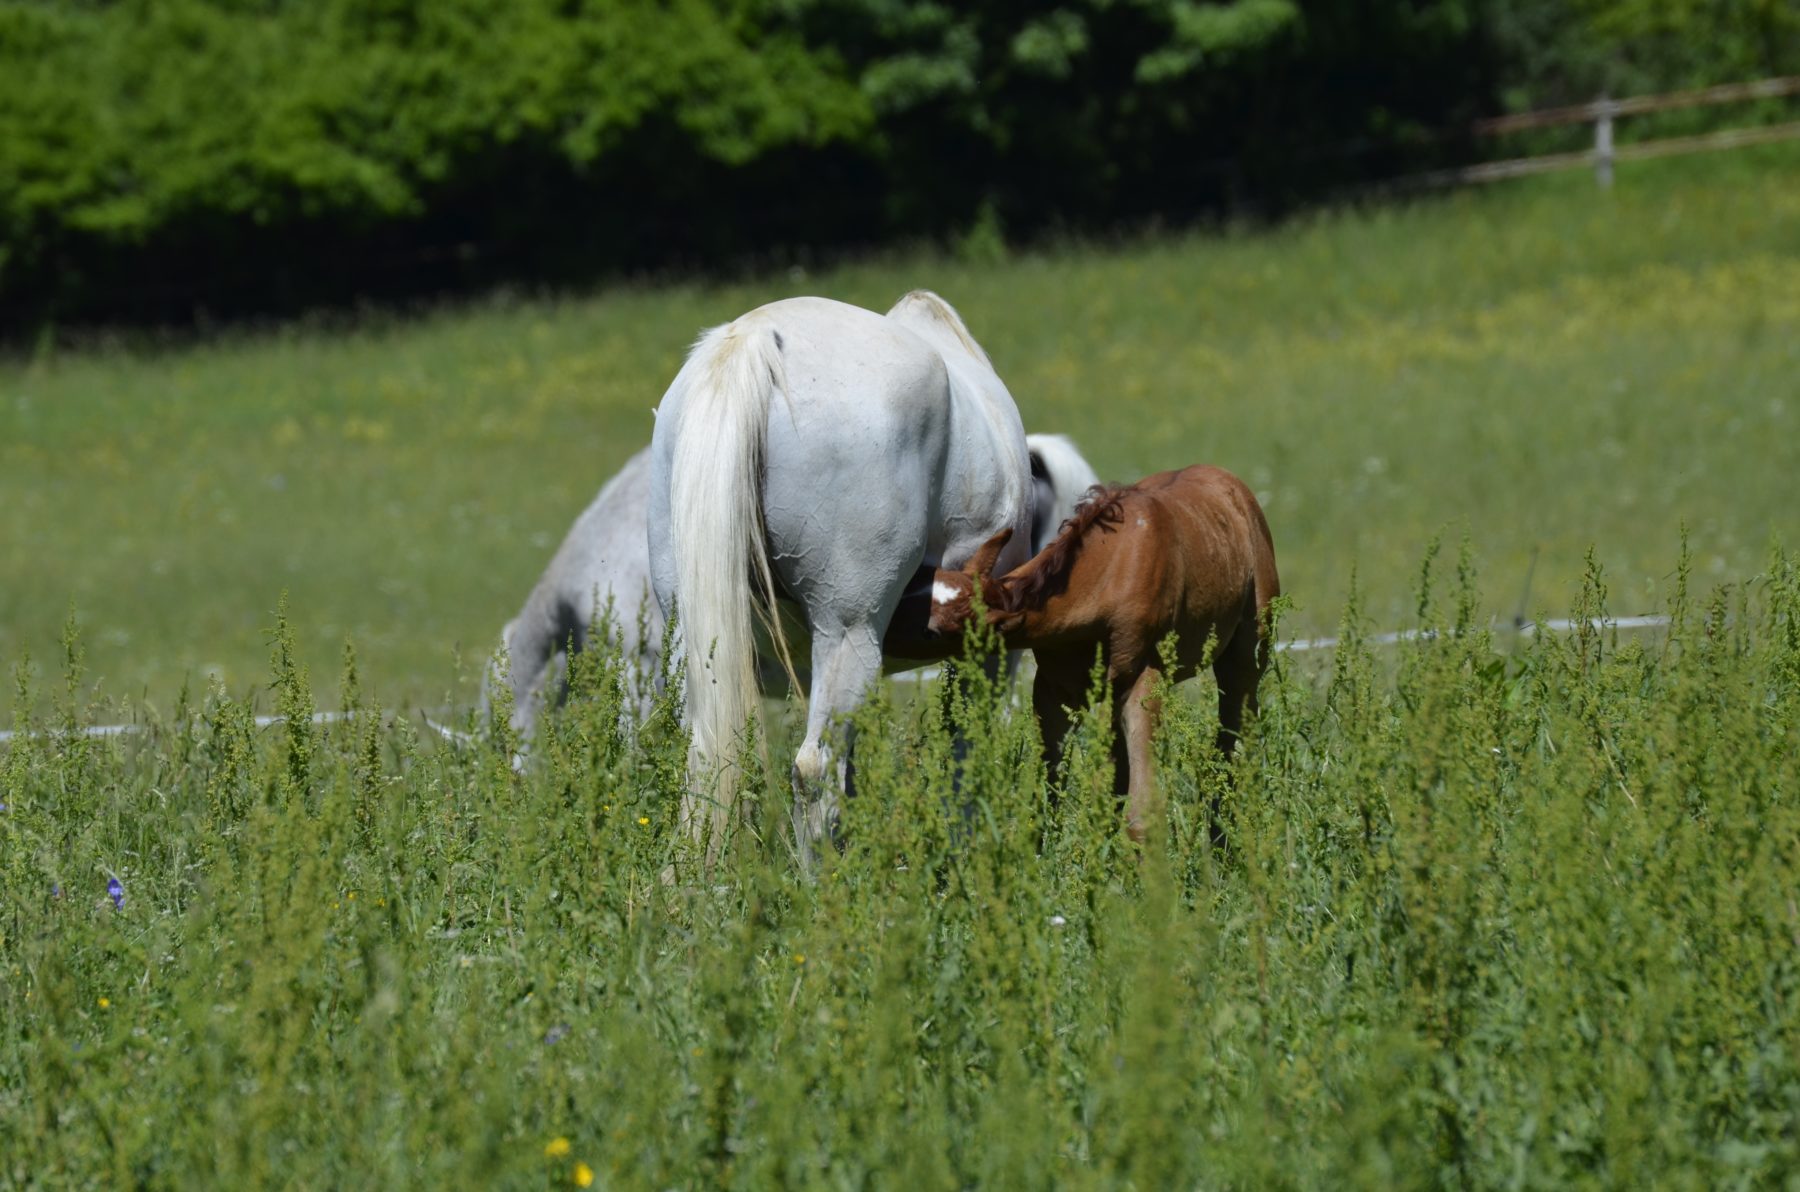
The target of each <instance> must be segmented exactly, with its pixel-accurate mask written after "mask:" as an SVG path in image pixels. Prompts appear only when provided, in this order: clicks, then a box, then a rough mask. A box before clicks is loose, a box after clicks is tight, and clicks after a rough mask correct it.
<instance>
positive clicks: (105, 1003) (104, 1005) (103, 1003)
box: [100, 997, 112, 1010]
mask: <svg viewBox="0 0 1800 1192" xmlns="http://www.w3.org/2000/svg"><path fill="white" fill-rule="evenodd" d="M111 1005H112V999H111V998H105V997H103V998H101V999H100V1008H101V1009H102V1010H104V1009H106V1008H107V1007H109V1006H111Z"/></svg>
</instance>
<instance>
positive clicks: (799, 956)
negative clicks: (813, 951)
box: [794, 952, 806, 964]
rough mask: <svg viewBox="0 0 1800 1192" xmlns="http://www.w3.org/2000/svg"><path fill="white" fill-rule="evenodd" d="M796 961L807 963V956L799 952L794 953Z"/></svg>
mask: <svg viewBox="0 0 1800 1192" xmlns="http://www.w3.org/2000/svg"><path fill="white" fill-rule="evenodd" d="M794 963H795V964H805V963H806V957H804V956H802V955H800V954H799V953H798V952H796V953H794Z"/></svg>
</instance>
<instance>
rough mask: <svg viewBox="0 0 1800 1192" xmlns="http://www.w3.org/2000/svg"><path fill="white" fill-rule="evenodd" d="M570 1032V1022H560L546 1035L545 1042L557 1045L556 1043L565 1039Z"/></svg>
mask: <svg viewBox="0 0 1800 1192" xmlns="http://www.w3.org/2000/svg"><path fill="white" fill-rule="evenodd" d="M568 1033H569V1024H568V1023H566V1022H559V1023H557V1024H556V1025H555V1026H553V1027H551V1028H550V1030H549V1033H547V1034H546V1035H545V1036H544V1042H545V1043H547V1044H550V1045H551V1046H555V1045H556V1044H558V1043H561V1042H562V1041H563V1039H564V1038H565V1037H567V1035H568Z"/></svg>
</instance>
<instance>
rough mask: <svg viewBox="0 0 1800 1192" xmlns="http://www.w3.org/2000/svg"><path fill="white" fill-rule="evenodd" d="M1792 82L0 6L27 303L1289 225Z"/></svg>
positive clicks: (1491, 14) (1500, 17)
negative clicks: (1511, 135)
mask: <svg viewBox="0 0 1800 1192" xmlns="http://www.w3.org/2000/svg"><path fill="white" fill-rule="evenodd" d="M1784 70H1789V71H1793V70H1800V11H1797V9H1796V6H1795V5H1794V4H1793V3H1792V2H1791V0H1686V2H1684V3H1682V4H1670V3H1652V2H1650V0H1555V2H1553V0H1519V2H1516V3H1505V2H1503V0H1229V2H1225V3H1202V2H1199V0H1066V2H1064V3H1062V4H1060V5H1046V4H1041V3H1020V2H1016V0H1014V2H1007V0H991V2H984V3H959V4H954V5H952V4H949V3H936V2H920V0H663V2H650V0H506V3H494V2H493V0H0V318H4V319H5V320H6V322H7V324H8V326H9V328H10V329H12V330H15V331H16V330H18V329H19V328H28V327H30V326H34V325H41V324H43V323H44V322H45V321H47V320H56V321H70V320H74V321H85V320H96V319H99V320H127V321H131V320H144V319H151V320H163V319H175V320H182V319H187V318H191V317H193V315H194V313H195V312H196V311H197V310H210V311H213V312H215V313H218V314H222V315H232V314H239V313H251V312H259V311H288V310H295V309H301V308H304V307H307V306H311V305H316V304H335V303H343V302H347V301H352V300H354V299H357V298H360V297H368V296H374V297H383V296H400V295H405V294H420V293H438V292H444V291H454V290H465V289H469V288H472V287H480V286H483V285H490V284H495V283H501V282H525V283H543V282H549V283H557V282H581V281H587V280H591V279H593V278H595V277H598V276H604V275H606V274H608V273H613V272H617V271H630V270H643V269H667V268H674V269H695V268H705V269H716V268H721V267H730V266H731V265H733V264H738V263H746V262H750V263H754V262H757V261H759V260H765V261H766V260H770V259H774V258H775V257H777V256H779V255H783V254H791V253H796V252H799V253H806V252H823V251H830V250H832V249H834V248H837V247H842V246H847V245H867V244H876V243H882V242H887V241H892V240H894V239H896V238H904V237H921V236H922V237H933V238H955V237H962V238H964V239H965V240H967V241H968V242H969V243H974V244H979V243H982V242H983V240H984V238H985V239H986V240H987V241H989V242H991V241H992V240H993V239H994V238H995V237H996V236H997V235H999V234H1001V233H1002V232H1003V234H1004V235H1005V236H1006V237H1008V238H1013V239H1028V238H1030V237H1033V236H1036V235H1040V234H1042V233H1044V232H1046V231H1051V230H1058V229H1066V230H1075V231H1082V230H1093V229H1097V228H1107V227H1116V226H1120V225H1129V224H1134V223H1141V222H1143V221H1146V220H1167V221H1177V222H1179V221H1184V220H1187V219H1191V218H1195V217H1203V216H1207V215H1211V214H1216V213H1220V212H1248V213H1259V212H1273V211H1279V210H1282V209H1284V208H1286V207H1289V206H1291V205H1293V204H1296V203H1304V202H1306V201H1309V200H1312V199H1316V198H1317V197H1319V196H1321V195H1325V194H1329V193H1333V192H1334V191H1335V190H1336V189H1337V188H1340V187H1344V186H1347V185H1353V184H1355V183H1357V182H1358V181H1360V180H1364V179H1371V178H1381V177H1387V176H1391V175H1393V174H1395V173H1399V172H1403V171H1406V170H1411V169H1418V168H1424V167H1428V166H1433V165H1439V164H1444V163H1445V162H1448V161H1454V160H1463V159H1467V158H1468V157H1469V156H1470V155H1472V154H1473V153H1475V152H1476V151H1477V150H1476V147H1475V146H1473V145H1471V144H1469V143H1468V142H1467V141H1466V140H1464V139H1463V138H1461V137H1459V136H1457V135H1454V130H1455V129H1457V128H1458V127H1460V126H1462V125H1464V124H1466V123H1467V121H1468V120H1469V119H1471V118H1473V117H1475V116H1477V115H1485V114H1491V113H1494V112H1497V111H1501V110H1505V109H1507V108H1521V107H1530V106H1537V105H1539V104H1543V103H1549V102H1561V101H1565V100H1570V99H1585V98H1589V97H1591V96H1592V95H1594V94H1596V93H1597V92H1598V91H1599V90H1601V89H1603V88H1605V89H1610V90H1612V92H1613V93H1614V94H1626V93H1630V92H1633V91H1643V90H1652V89H1659V88H1665V87H1674V86H1683V85H1690V84H1698V83H1707V82H1717V81H1724V80H1727V79H1735V78H1745V77H1754V76H1759V75H1763V74H1770V73H1779V72H1781V71H1784ZM1447 134H1448V135H1447Z"/></svg>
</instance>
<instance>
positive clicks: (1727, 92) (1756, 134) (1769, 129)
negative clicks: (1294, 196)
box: [1416, 76, 1800, 186]
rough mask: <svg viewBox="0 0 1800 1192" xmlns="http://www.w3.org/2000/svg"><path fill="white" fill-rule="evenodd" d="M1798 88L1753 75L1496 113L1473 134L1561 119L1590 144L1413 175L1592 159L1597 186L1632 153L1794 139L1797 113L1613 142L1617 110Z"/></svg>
mask: <svg viewBox="0 0 1800 1192" xmlns="http://www.w3.org/2000/svg"><path fill="white" fill-rule="evenodd" d="M1790 95H1800V76H1792V77H1788V78H1778V79H1759V80H1757V81H1756V82H1753V83H1726V84H1723V85H1721V86H1718V87H1702V88H1700V89H1698V90H1695V91H1672V92H1669V93H1668V94H1665V95H1638V96H1633V97H1631V98H1629V99H1610V98H1607V97H1605V96H1602V97H1601V98H1600V99H1597V100H1595V101H1594V102H1592V103H1584V104H1576V105H1574V106H1572V107H1566V108H1546V109H1544V110H1542V111H1538V112H1521V113H1519V114H1518V115H1515V116H1495V117H1492V118H1490V119H1487V120H1477V121H1476V122H1475V124H1474V126H1473V132H1474V133H1475V135H1476V136H1483V137H1492V136H1502V135H1504V134H1506V133H1514V132H1525V131H1528V130H1530V129H1535V128H1555V127H1559V126H1562V125H1568V124H1592V125H1593V126H1594V147H1593V148H1592V149H1584V150H1579V151H1577V152H1574V153H1546V154H1541V155H1539V156H1537V157H1515V158H1510V159H1508V160H1505V161H1490V162H1483V163H1481V164H1479V165H1473V166H1459V167H1457V168H1456V169H1450V170H1437V171H1434V172H1432V173H1429V174H1424V175H1420V176H1419V177H1418V178H1417V179H1416V181H1418V182H1420V183H1422V184H1424V185H1427V186H1453V185H1460V184H1464V183H1472V182H1497V181H1499V180H1500V179H1502V178H1519V177H1523V176H1524V175H1527V174H1543V173H1547V172H1549V171H1551V170H1566V169H1570V168H1573V167H1576V166H1587V165H1591V166H1593V167H1594V177H1595V179H1596V180H1597V181H1598V182H1599V183H1600V185H1601V186H1611V185H1612V177H1613V164H1614V163H1615V162H1620V161H1639V160H1642V159H1645V158H1651V157H1671V156H1675V155H1677V154H1683V153H1704V152H1709V151H1712V150H1718V149H1737V148H1741V147H1743V146H1746V145H1770V144H1774V143H1775V142H1777V141H1792V140H1800V121H1794V122H1791V123H1787V124H1770V125H1761V126H1757V127H1752V128H1734V129H1726V130H1723V131H1720V132H1714V133H1706V134H1703V135H1700V136H1690V137H1664V138H1662V139H1660V140H1655V141H1641V142H1639V143H1637V144H1634V145H1621V146H1615V145H1614V144H1613V121H1614V120H1617V119H1619V118H1620V117H1622V116H1644V115H1649V114H1651V113H1654V112H1673V111H1677V110H1679V109H1682V108H1698V107H1711V106H1713V105H1716V104H1726V103H1744V102H1746V101H1749V100H1753V99H1780V98H1783V97H1785V96H1790Z"/></svg>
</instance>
